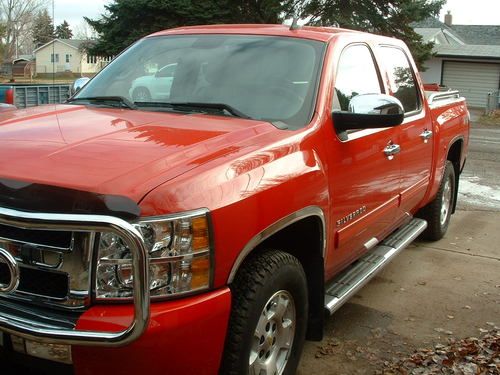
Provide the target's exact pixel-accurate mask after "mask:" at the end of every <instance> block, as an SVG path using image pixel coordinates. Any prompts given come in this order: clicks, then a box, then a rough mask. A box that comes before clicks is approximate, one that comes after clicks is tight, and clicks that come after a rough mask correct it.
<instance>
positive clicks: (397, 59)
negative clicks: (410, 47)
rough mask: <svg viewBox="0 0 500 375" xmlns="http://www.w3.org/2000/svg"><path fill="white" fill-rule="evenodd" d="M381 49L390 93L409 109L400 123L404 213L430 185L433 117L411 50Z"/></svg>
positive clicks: (381, 58)
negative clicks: (412, 59) (421, 86)
mask: <svg viewBox="0 0 500 375" xmlns="http://www.w3.org/2000/svg"><path fill="white" fill-rule="evenodd" d="M378 52H379V57H380V61H381V65H382V66H383V67H384V69H385V82H386V87H387V90H388V93H389V94H390V95H393V96H395V97H396V98H398V99H399V100H400V101H401V103H402V104H403V107H404V109H405V120H404V122H403V124H401V125H399V126H398V128H399V141H398V143H399V146H400V149H401V151H400V154H399V158H400V163H401V182H400V184H401V203H400V209H401V211H402V212H403V213H404V212H411V213H413V212H414V210H415V208H416V207H417V206H418V204H419V203H420V202H421V201H422V199H423V198H424V195H425V193H426V191H427V186H428V184H429V178H430V170H431V163H432V151H433V147H432V145H433V142H432V136H433V128H432V120H431V117H430V113H427V112H426V109H425V106H424V105H423V103H424V101H423V100H424V99H423V98H422V91H421V89H420V87H419V85H418V82H417V79H416V73H415V69H414V67H413V66H412V64H411V63H410V61H411V60H410V59H409V56H408V54H407V52H406V51H405V50H403V49H402V48H399V47H396V46H389V45H383V46H380V47H379V50H378Z"/></svg>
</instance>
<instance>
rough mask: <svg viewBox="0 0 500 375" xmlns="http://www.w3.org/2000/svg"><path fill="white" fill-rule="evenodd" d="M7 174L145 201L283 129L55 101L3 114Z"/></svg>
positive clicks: (1, 151)
mask: <svg viewBox="0 0 500 375" xmlns="http://www.w3.org/2000/svg"><path fill="white" fill-rule="evenodd" d="M1 119H2V120H1V121H0V177H3V178H9V179H13V180H20V181H26V182H33V183H39V184H45V185H53V186H58V187H66V188H71V189H77V190H83V191H90V192H95V193H99V194H113V195H122V196H126V197H129V198H131V199H132V200H134V201H135V202H139V201H140V200H141V199H142V197H144V196H145V195H146V194H147V193H148V192H149V191H151V190H152V189H154V188H155V187H156V186H158V185H160V184H162V183H164V182H166V181H168V180H170V179H172V178H174V177H176V176H179V175H181V174H183V173H185V172H187V171H189V170H191V169H193V168H195V167H197V166H199V165H201V164H203V163H205V162H207V161H209V160H212V159H214V158H217V157H221V156H223V155H225V154H227V153H229V152H234V151H235V150H237V149H238V147H237V146H236V145H237V144H238V143H239V142H241V141H243V140H246V141H248V140H249V139H250V138H252V137H255V136H257V135H259V134H262V133H266V132H270V131H276V129H275V128H274V127H273V126H272V125H271V124H269V123H267V122H261V121H253V120H244V119H239V118H234V117H224V116H209V115H204V114H177V113H164V112H163V113H161V112H145V111H132V110H127V109H108V108H96V107H86V106H79V105H78V106H77V105H57V106H54V105H51V106H43V107H36V108H33V109H28V110H22V111H15V112H9V113H6V114H3V115H2V117H1Z"/></svg>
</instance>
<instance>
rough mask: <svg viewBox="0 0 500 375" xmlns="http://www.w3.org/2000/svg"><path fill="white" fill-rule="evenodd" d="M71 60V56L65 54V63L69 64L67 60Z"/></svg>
mask: <svg viewBox="0 0 500 375" xmlns="http://www.w3.org/2000/svg"><path fill="white" fill-rule="evenodd" d="M70 58H71V55H69V54H66V62H67V63H69V59H70Z"/></svg>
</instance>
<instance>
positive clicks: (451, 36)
mask: <svg viewBox="0 0 500 375" xmlns="http://www.w3.org/2000/svg"><path fill="white" fill-rule="evenodd" d="M414 30H415V31H416V32H417V33H418V34H420V35H421V36H422V38H423V39H424V41H426V42H430V41H432V42H434V43H436V44H459V45H462V44H465V42H464V41H463V40H462V39H460V38H459V37H458V36H457V35H456V34H455V33H453V32H452V31H449V30H447V29H440V28H418V27H417V28H415V29H414Z"/></svg>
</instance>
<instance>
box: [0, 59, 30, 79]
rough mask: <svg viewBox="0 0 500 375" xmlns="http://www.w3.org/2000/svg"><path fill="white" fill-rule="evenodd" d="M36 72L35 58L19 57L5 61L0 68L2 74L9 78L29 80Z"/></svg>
mask: <svg viewBox="0 0 500 375" xmlns="http://www.w3.org/2000/svg"><path fill="white" fill-rule="evenodd" d="M34 70H35V56H33V55H18V56H16V57H12V58H10V59H7V60H4V61H3V63H2V65H1V67H0V74H2V75H4V76H8V77H11V76H12V77H25V78H29V77H31V76H32V75H33V73H34Z"/></svg>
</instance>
